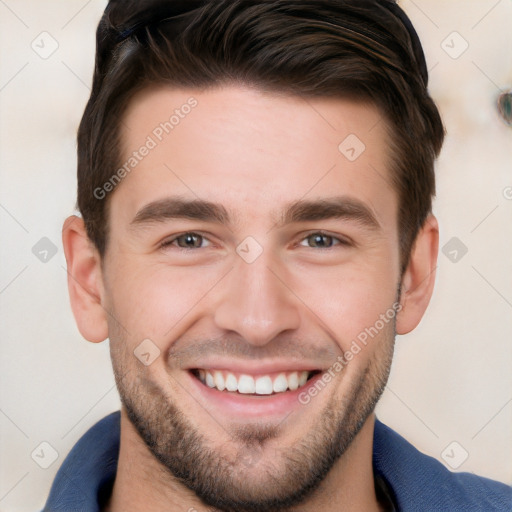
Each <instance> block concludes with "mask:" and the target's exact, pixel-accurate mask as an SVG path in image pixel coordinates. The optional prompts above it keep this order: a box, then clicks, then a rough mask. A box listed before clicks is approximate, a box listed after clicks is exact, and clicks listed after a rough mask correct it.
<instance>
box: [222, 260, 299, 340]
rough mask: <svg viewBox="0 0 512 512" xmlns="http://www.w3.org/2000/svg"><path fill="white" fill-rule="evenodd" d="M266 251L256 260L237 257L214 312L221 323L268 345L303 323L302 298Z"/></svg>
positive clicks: (245, 337) (248, 338) (249, 338)
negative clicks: (297, 294)
mask: <svg viewBox="0 0 512 512" xmlns="http://www.w3.org/2000/svg"><path fill="white" fill-rule="evenodd" d="M266 252H267V251H264V252H263V254H262V255H260V257H259V258H258V259H257V260H256V261H254V262H252V263H246V262H245V261H243V260H242V259H241V258H240V259H239V260H238V261H236V263H235V268H234V269H233V270H232V271H231V272H229V274H228V276H226V277H227V278H228V279H227V280H226V282H225V283H224V286H223V290H222V293H221V296H220V301H219V304H218V306H217V308H216V310H215V314H214V318H215V323H216V325H217V327H219V328H220V329H223V330H226V331H231V332H235V333H237V334H238V335H240V336H242V337H243V338H244V340H245V341H246V342H247V343H250V344H252V345H255V346H263V345H266V344H267V343H269V342H270V341H272V339H274V338H275V337H276V336H278V335H279V334H281V333H283V332H285V331H290V330H295V329H297V328H298V327H299V324H300V316H299V305H300V301H299V300H298V299H297V297H296V296H295V295H294V294H293V291H292V290H291V289H290V288H289V287H288V285H287V283H286V272H285V270H284V269H283V268H282V267H278V266H277V265H276V264H275V260H272V258H270V257H266V256H265V253H266ZM279 268H281V271H279Z"/></svg>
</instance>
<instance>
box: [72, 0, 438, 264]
mask: <svg viewBox="0 0 512 512" xmlns="http://www.w3.org/2000/svg"><path fill="white" fill-rule="evenodd" d="M427 77H428V75H427V71H426V65H425V61H424V57H423V52H422V49H421V44H420V43H419V40H418V38H417V35H416V33H415V31H414V29H413V28H412V25H411V24H410V21H409V20H408V18H407V17H406V16H405V14H404V13H403V11H401V10H400V8H399V7H398V6H397V5H396V4H395V2H393V1H391V0H380V1H379V0H267V1H261V0H260V1H258V0H174V1H165V0H164V1H162V0H157V1H155V0H150V1H147V0H146V1H137V0H124V1H123V0H117V1H113V0H111V1H110V2H109V4H108V6H107V8H106V10H105V13H104V15H103V17H102V19H101V21H100V23H99V26H98V31H97V48H96V67H95V72H94V79H93V88H92V93H91V97H90V99H89V102H88V103H87V106H86V109H85V112H84V115H83V118H82V121H81V123H80V128H79V131H78V208H79V209H80V211H81V213H82V216H83V219H84V222H85V225H86V229H87V233H88V236H89V238H90V239H91V240H92V242H93V243H94V244H95V246H96V247H97V249H98V251H99V252H100V254H101V255H103V254H104V252H105V250H106V247H107V242H108V229H107V226H108V209H107V204H108V197H107V198H106V199H102V198H98V197H96V194H95V193H94V191H95V190H97V189H98V187H101V186H102V185H103V184H104V183H105V182H106V181H107V180H108V179H109V177H111V176H112V174H113V173H114V172H115V170H116V169H117V168H118V167H119V165H120V159H121V155H120V147H121V145H120V140H119V139H120V132H121V130H120V123H121V121H122V117H123V114H124V112H125V110H126V107H127V105H128V103H129V101H130V99H131V98H132V97H133V95H134V94H135V93H136V92H138V91H140V90H142V89H144V88H146V87H148V86H151V85H155V84H167V85H169V86H170V87H172V86H175V87H190V88H200V89H205V88H209V87H214V86H219V85H223V84H227V83H239V84H247V85H251V86H256V87H258V88H261V89H262V90H267V91H268V90H270V91H276V92H281V93H289V94H291V95H297V96H302V97H309V98H314V97H340V98H348V99H354V100H358V101H366V102H370V103H372V104H373V105H375V106H376V107H377V108H378V109H379V110H380V112H381V114H382V115H383V117H384V118H385V119H386V121H387V124H388V125H389V127H390V132H391V133H390V135H391V137H390V140H391V146H392V147H390V150H391V151H390V154H391V160H392V163H391V169H389V172H390V175H391V179H392V182H393V186H394V188H395V190H396V191H397V194H398V200H399V218H398V228H399V233H400V254H401V264H402V271H403V270H404V269H405V267H406V265H407V263H408V259H409V255H410V251H411V248H412V245H413V243H414V240H415V238H416V235H417V233H418V231H419V229H420V228H421V226H422V225H423V223H424V222H425V219H426V217H427V215H428V214H429V213H430V211H431V208H432V197H433V196H434V194H435V176H434V161H435V159H436V157H437V156H438V154H439V151H440V149H441V146H442V143H443V138H444V128H443V125H442V121H441V118H440V116H439V112H438V110H437V108H436V106H435V104H434V102H433V101H432V99H431V97H430V95H429V93H428V91H427Z"/></svg>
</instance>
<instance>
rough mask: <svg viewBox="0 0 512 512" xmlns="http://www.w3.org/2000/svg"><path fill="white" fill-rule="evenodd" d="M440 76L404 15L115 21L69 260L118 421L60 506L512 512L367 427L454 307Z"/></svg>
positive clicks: (108, 31)
mask: <svg viewBox="0 0 512 512" xmlns="http://www.w3.org/2000/svg"><path fill="white" fill-rule="evenodd" d="M427 79H428V76H427V71H426V65H425V60H424V57H423V52H422V49H421V45H420V43H419V40H418V38H417V35H416V33H415V32H414V29H413V27H412V26H411V24H410V22H409V20H408V19H407V18H406V16H405V15H404V13H403V12H402V11H401V10H400V9H399V8H398V7H397V6H396V5H395V4H394V3H392V2H389V1H387V0H381V1H378V0H365V1H361V0H346V1H345V0H331V1H327V0H305V1H304V0H272V1H265V2H261V1H259V2H258V1H255V0H234V1H233V0H229V1H228V0H221V1H213V0H210V1H208V0H200V1H192V0H187V1H181V2H178V1H167V2H166V1H161V0H160V1H147V2H134V1H132V2H130V1H115V2H112V1H111V2H110V3H109V5H108V6H107V9H106V11H105V15H104V16H103V18H102V21H101V22H100V25H99V27H98V35H97V56H96V70H95V75H94V81H93V90H92V93H91V98H90V100H89V103H88V105H87V107H86V110H85V113H84V117H83V119H82V122H81V125H80V129H79V134H78V205H79V208H80V211H81V214H82V218H78V217H70V218H69V219H67V221H66V223H65V225H64V229H63V244H64V249H65V253H66V259H67V262H68V272H69V291H70V296H71V304H72V307H73V312H74V315H75V317H76V320H77V323H78V327H79V329H80V332H81V333H82V335H83V336H84V337H85V338H86V339H87V340H89V341H91V342H101V341H103V340H105V339H106V338H107V337H108V338H109V339H110V348H111V357H112V364H113V369H114V374H115V377H116V383H117V387H118V390H119V393H120V396H121V400H122V405H123V407H122V410H121V412H120V414H119V413H114V414H112V415H110V416H108V417H107V418H105V419H103V420H102V421H101V422H99V423H98V424H97V425H95V426H94V427H93V428H92V429H91V430H90V431H89V432H88V433H86V434H85V436H84V437H83V438H82V439H81V440H80V441H79V442H78V443H77V445H76V446H75V447H74V448H73V450H72V451H71V453H70V454H69V455H68V457H67V459H66V460H65V461H64V463H63V465H62V466H61V468H60V470H59V473H58V474H57V477H56V479H55V482H54V484H53V486H52V489H51V492H50V496H49V498H48V502H47V504H46V507H45V510H48V511H50V510H67V511H69V510H86V511H93V510H94V511H98V510H102V511H110V512H119V511H123V512H126V511H139V510H149V511H155V512H158V511H164V510H165V511H169V510H172V511H178V510H183V511H187V510H188V511H198V512H200V511H207V510H221V511H242V512H263V511H278V510H294V511H310V510H324V511H327V512H328V511H339V510H343V511H379V510H380V511H382V510H396V511H399V510H405V511H407V510H421V511H424V510H450V511H451V510H461V511H462V510H482V511H484V510H485V511H488V510H511V509H512V501H511V500H512V494H511V490H510V489H509V488H508V487H507V486H505V485H503V484H500V483H497V482H493V481H490V480H487V479H485V478H480V477H476V476H474V475H470V474H458V475H455V474H451V473H449V472H448V471H447V470H446V469H444V467H443V466H442V465H441V464H440V463H438V462H437V461H435V460H434V459H432V458H430V457H427V456H425V455H422V454H420V453H419V452H418V451H416V450H415V449H414V448H413V447H412V446H411V445H410V444H408V443H407V442H406V441H405V440H404V439H402V438H401V437H400V436H398V434H396V433H394V432H393V431H391V430H390V429H389V428H387V427H386V426H384V425H383V424H382V423H380V422H378V420H376V418H375V415H374V412H373V411H374V408H375V405H376V403H377V402H378V400H379V397H380V396H381V394H382V391H383V389H384V387H385V385H386V381H387V378H388V374H389V369H390V365H391V360H392V354H393V345H394V338H395V335H396V334H397V333H398V334H405V333H407V332H410V331H411V330H413V329H414V328H415V327H416V325H417V324H418V323H419V321H420V320H421V318H422V316H423V314H424V312H425V310H426V307H427V305H428V302H429V300H430V297H431V294H432V289H433V285H434V269H435V267H436V260H437V250H438V226H437V221H436V219H435V217H434V216H433V215H432V213H431V201H432V197H433V194H434V191H435V180H434V172H433V167H434V160H435V157H436V156H437V155H438V153H439V151H440V149H441V145H442V141H443V136H444V132H443V127H442V123H441V120H440V117H439V114H438V111H437V109H436V107H435V104H434V103H433V101H432V100H431V98H430V97H429V95H428V91H427ZM368 333H371V335H369V334H368Z"/></svg>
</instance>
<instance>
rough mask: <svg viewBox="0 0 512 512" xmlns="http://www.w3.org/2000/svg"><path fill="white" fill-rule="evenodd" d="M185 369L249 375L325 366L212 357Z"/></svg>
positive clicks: (320, 368)
mask: <svg viewBox="0 0 512 512" xmlns="http://www.w3.org/2000/svg"><path fill="white" fill-rule="evenodd" d="M184 369H185V370H197V369H203V370H224V371H227V372H230V371H231V372H237V373H244V374H248V375H266V374H269V373H279V372H293V371H306V370H307V371H317V370H322V369H323V367H321V366H320V365H318V363H311V362H308V361H284V360H274V361H257V360H251V361H247V360H245V361H244V360H240V359H219V358H216V359H212V360H208V359H205V360H202V361H198V362H197V363H194V364H193V365H187V367H185V368H184Z"/></svg>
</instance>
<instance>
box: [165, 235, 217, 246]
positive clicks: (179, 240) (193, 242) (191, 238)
mask: <svg viewBox="0 0 512 512" xmlns="http://www.w3.org/2000/svg"><path fill="white" fill-rule="evenodd" d="M203 243H206V244H207V245H203ZM172 245H176V246H177V247H179V248H180V249H201V248H203V247H207V246H208V245H210V242H209V241H208V239H207V238H205V237H204V236H202V235H200V234H198V233H183V234H181V235H178V236H175V237H173V238H169V239H167V240H165V241H164V242H163V243H162V247H163V248H165V247H170V246H172Z"/></svg>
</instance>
